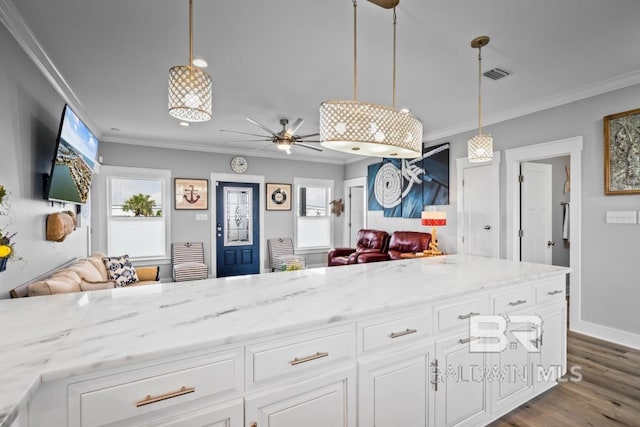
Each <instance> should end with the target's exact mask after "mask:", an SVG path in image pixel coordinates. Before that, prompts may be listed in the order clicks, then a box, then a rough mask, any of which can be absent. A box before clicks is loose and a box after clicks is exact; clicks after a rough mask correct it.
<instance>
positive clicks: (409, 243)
mask: <svg viewBox="0 0 640 427" xmlns="http://www.w3.org/2000/svg"><path fill="white" fill-rule="evenodd" d="M430 242H431V233H422V232H418V231H394V232H393V234H392V235H391V240H390V241H389V250H388V251H387V252H386V253H371V254H363V255H362V256H359V257H358V260H357V262H358V263H359V264H362V263H367V262H378V261H388V260H395V259H402V254H403V253H411V252H413V253H415V252H422V251H424V250H425V249H429V243H430Z"/></svg>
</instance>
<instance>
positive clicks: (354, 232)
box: [347, 186, 365, 248]
mask: <svg viewBox="0 0 640 427" xmlns="http://www.w3.org/2000/svg"><path fill="white" fill-rule="evenodd" d="M348 203H349V218H347V221H349V247H350V248H354V247H355V245H356V243H357V237H358V230H360V229H362V228H364V214H365V212H364V187H363V186H357V187H349V200H348Z"/></svg>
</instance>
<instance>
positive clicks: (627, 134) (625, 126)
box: [603, 109, 640, 195]
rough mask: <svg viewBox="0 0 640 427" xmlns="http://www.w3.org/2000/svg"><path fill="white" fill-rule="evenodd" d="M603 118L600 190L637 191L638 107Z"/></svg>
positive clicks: (639, 165) (639, 155)
mask: <svg viewBox="0 0 640 427" xmlns="http://www.w3.org/2000/svg"><path fill="white" fill-rule="evenodd" d="M603 120H604V192H605V194H608V195H611V194H640V109H637V110H631V111H625V112H623V113H618V114H612V115H610V116H605V117H604V119H603Z"/></svg>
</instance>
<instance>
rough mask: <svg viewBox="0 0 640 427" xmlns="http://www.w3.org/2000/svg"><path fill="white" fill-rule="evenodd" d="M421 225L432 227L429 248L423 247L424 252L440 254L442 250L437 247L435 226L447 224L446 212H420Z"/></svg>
mask: <svg viewBox="0 0 640 427" xmlns="http://www.w3.org/2000/svg"><path fill="white" fill-rule="evenodd" d="M422 225H424V226H427V227H428V226H431V227H432V228H431V242H430V243H429V249H425V250H424V253H425V254H430V255H442V251H440V250H439V249H438V237H437V235H436V227H442V226H444V225H447V213H446V212H445V211H424V212H422Z"/></svg>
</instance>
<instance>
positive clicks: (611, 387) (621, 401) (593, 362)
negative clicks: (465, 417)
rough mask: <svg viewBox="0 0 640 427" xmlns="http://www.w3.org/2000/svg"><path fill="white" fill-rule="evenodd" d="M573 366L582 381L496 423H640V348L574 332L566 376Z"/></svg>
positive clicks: (551, 425) (498, 426) (551, 392)
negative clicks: (579, 370)
mask: <svg viewBox="0 0 640 427" xmlns="http://www.w3.org/2000/svg"><path fill="white" fill-rule="evenodd" d="M572 366H576V367H581V373H582V376H583V378H582V380H581V381H579V382H572V381H567V382H562V383H560V384H558V385H557V386H556V387H554V388H553V389H551V390H549V391H547V392H546V393H544V394H542V395H540V396H538V397H536V398H535V399H532V400H531V401H529V402H528V403H526V404H525V405H523V406H521V407H519V408H518V409H516V410H514V411H512V412H510V413H508V414H507V415H505V416H504V417H502V418H500V419H499V420H497V421H495V422H494V423H492V424H491V426H492V427H506V426H536V427H538V426H544V427H547V426H548V427H558V426H581V427H582V426H640V351H638V350H634V349H630V348H628V347H623V346H621V345H617V344H613V343H610V342H606V341H601V340H598V339H595V338H591V337H587V336H584V335H580V334H577V333H574V332H569V336H568V340H567V376H566V377H565V378H568V377H570V376H571V369H572ZM574 369H575V368H574Z"/></svg>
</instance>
